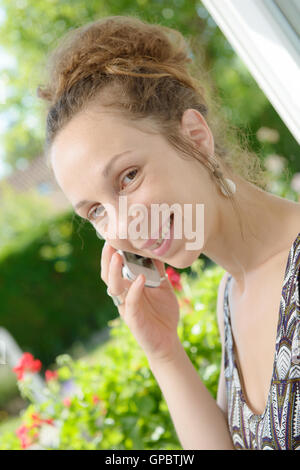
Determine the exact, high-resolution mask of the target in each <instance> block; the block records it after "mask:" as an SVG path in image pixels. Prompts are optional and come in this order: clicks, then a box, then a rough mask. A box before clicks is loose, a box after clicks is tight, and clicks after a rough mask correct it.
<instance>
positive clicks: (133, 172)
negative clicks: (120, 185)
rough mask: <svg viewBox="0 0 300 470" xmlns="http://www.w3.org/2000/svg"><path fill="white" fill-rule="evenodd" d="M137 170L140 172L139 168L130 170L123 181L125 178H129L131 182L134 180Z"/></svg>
mask: <svg viewBox="0 0 300 470" xmlns="http://www.w3.org/2000/svg"><path fill="white" fill-rule="evenodd" d="M137 172H138V170H136V169H135V170H131V171H129V172H128V173H126V175H125V176H124V178H123V180H122V182H123V181H124V180H125V178H129V183H130V181H132V180H133V179H134V178H135V176H136V174H137Z"/></svg>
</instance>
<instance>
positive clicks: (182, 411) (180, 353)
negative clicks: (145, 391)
mask: <svg viewBox="0 0 300 470" xmlns="http://www.w3.org/2000/svg"><path fill="white" fill-rule="evenodd" d="M224 277H225V276H224ZM224 277H223V278H222V280H221V283H220V286H219V293H218V305H220V302H219V298H220V295H221V296H223V292H224V291H223V288H224ZM222 282H223V284H222ZM221 291H223V292H221ZM219 317H220V315H219V314H218V318H219ZM175 351H176V352H175V354H174V355H173V357H172V359H170V360H168V361H164V362H159V363H155V362H153V363H151V360H149V365H150V368H151V370H152V372H153V374H154V376H155V378H156V380H157V382H158V385H159V386H160V389H161V391H162V393H163V395H164V397H165V400H166V402H167V404H168V408H169V411H170V414H171V417H172V420H173V423H174V426H175V429H176V432H177V435H178V438H179V440H180V443H181V445H182V447H183V449H228V450H229V449H231V450H232V449H234V447H233V443H232V440H231V436H230V432H229V429H228V425H227V417H226V410H225V409H224V389H220V385H219V391H218V402H216V401H215V400H214V398H213V397H212V396H211V394H210V392H209V391H208V390H207V388H206V387H205V385H204V384H203V382H202V381H201V379H200V377H199V375H198V373H197V371H196V369H195V367H194V366H193V364H192V362H191V361H190V359H189V357H188V355H187V354H186V352H185V350H184V347H183V346H182V344H181V342H180V340H179V338H178V342H177V345H176V349H175ZM222 380H223V379H222V378H221V377H220V381H219V384H220V383H221V384H222Z"/></svg>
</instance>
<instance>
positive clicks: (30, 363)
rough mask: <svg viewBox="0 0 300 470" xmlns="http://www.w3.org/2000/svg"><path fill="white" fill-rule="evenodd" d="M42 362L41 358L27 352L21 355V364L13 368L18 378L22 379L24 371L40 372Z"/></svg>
mask: <svg viewBox="0 0 300 470" xmlns="http://www.w3.org/2000/svg"><path fill="white" fill-rule="evenodd" d="M41 367H42V363H41V361H40V360H39V359H34V357H33V355H32V354H30V353H28V352H25V353H24V354H23V356H22V357H21V359H20V361H19V364H18V365H17V366H15V367H14V368H13V372H15V373H16V374H17V379H18V380H22V379H23V375H24V372H26V371H28V372H33V373H35V372H39V371H40V370H41Z"/></svg>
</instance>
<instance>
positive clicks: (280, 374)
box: [224, 233, 300, 450]
mask: <svg viewBox="0 0 300 470" xmlns="http://www.w3.org/2000/svg"><path fill="white" fill-rule="evenodd" d="M231 279H232V276H231V275H229V276H228V279H227V282H226V286H225V291H224V327H225V329H224V335H225V340H224V341H225V348H224V360H225V364H224V366H225V382H226V393H227V400H228V425H229V430H230V433H231V438H232V441H233V444H234V447H235V448H236V449H265V450H266V449H278V450H300V233H299V234H298V236H297V238H296V240H295V241H294V242H293V244H292V247H291V249H290V251H289V255H288V260H287V265H286V270H285V276H284V283H283V288H282V292H281V300H280V309H279V319H278V324H277V337H276V348H275V356H274V365H273V375H272V379H271V384H270V389H269V395H268V400H267V405H266V408H265V410H264V412H263V413H262V414H260V415H257V414H254V413H253V412H252V411H251V410H250V409H249V407H248V405H247V403H246V401H245V397H244V395H243V391H242V387H241V382H240V378H239V373H238V369H237V363H236V359H235V355H234V349H233V337H232V331H231V323H230V310H229V304H228V286H229V284H230V280H231Z"/></svg>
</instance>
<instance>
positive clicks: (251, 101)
mask: <svg viewBox="0 0 300 470" xmlns="http://www.w3.org/2000/svg"><path fill="white" fill-rule="evenodd" d="M2 4H3V7H4V9H5V12H6V19H5V21H4V22H3V24H2V25H1V29H0V42H1V44H2V46H3V47H4V49H5V50H7V51H8V52H9V53H11V54H12V56H13V57H14V58H15V59H16V63H17V70H15V69H9V68H7V69H5V68H4V69H3V71H2V80H3V81H4V83H5V84H6V85H8V86H9V94H8V97H7V99H6V102H5V103H4V104H3V106H2V108H3V111H5V112H6V113H5V115H4V116H5V121H8V122H9V126H8V129H7V130H6V131H5V135H4V136H3V139H2V140H3V144H4V148H5V160H6V162H8V163H10V164H11V165H13V166H15V165H16V162H17V161H18V159H19V158H20V157H22V158H28V159H31V158H34V157H35V156H36V155H38V154H40V153H41V151H42V148H43V143H44V134H45V129H44V127H45V112H44V108H43V104H42V103H41V101H40V100H39V99H38V98H37V97H36V88H37V86H38V85H40V84H42V83H44V81H46V80H47V75H46V69H45V65H46V60H47V55H48V53H49V51H51V50H52V49H53V48H54V47H55V46H56V45H57V43H59V40H60V37H61V36H62V35H63V34H64V33H65V32H66V31H67V30H69V29H72V28H76V27H78V26H81V25H83V24H86V23H87V22H90V21H94V20H96V19H97V18H101V17H103V16H107V15H134V16H138V17H140V18H142V19H145V20H147V21H150V22H155V23H159V24H164V25H166V26H170V27H172V28H175V29H178V30H179V31H181V32H182V33H183V34H184V35H186V36H187V37H190V38H193V39H194V41H195V42H194V43H195V47H196V48H197V50H198V51H200V55H202V58H203V64H199V67H203V69H204V70H206V71H207V74H208V75H209V77H210V79H211V81H212V84H213V86H214V89H215V92H216V94H218V95H219V96H220V98H221V99H222V113H223V115H224V118H225V119H228V120H229V121H230V122H231V123H232V124H234V125H235V126H237V127H238V128H239V129H240V130H241V131H246V132H247V134H248V136H249V144H250V148H251V149H253V150H254V151H257V152H259V153H260V154H261V156H262V158H264V157H265V156H266V155H268V154H269V153H276V154H279V155H283V156H284V157H285V158H286V159H287V160H288V162H289V165H290V167H291V169H292V172H293V173H295V172H297V171H300V163H299V160H297V158H296V156H297V152H298V144H297V142H296V140H295V139H294V138H293V136H292V135H291V133H290V132H289V130H288V129H287V127H286V126H285V124H284V123H283V122H282V121H281V119H280V117H279V116H278V114H277V113H276V111H275V110H274V108H273V107H272V106H271V104H270V103H269V101H268V100H267V98H266V97H265V95H264V94H263V92H262V91H261V89H260V88H259V86H258V85H257V84H256V82H255V80H254V79H253V77H252V76H251V74H250V73H249V72H248V70H247V68H246V67H245V65H244V64H243V62H242V61H241V60H240V59H239V57H238V56H237V55H236V53H235V52H234V50H233V49H232V47H231V45H230V44H229V43H228V41H227V39H226V38H225V37H224V35H223V33H222V32H221V31H220V29H219V28H218V27H217V25H216V24H215V22H214V21H213V19H212V18H211V16H210V15H209V14H208V12H207V10H206V9H205V8H204V7H203V5H202V3H201V1H200V0H164V1H161V0H151V1H150V0H136V1H133V0H110V2H104V1H102V0H101V1H99V0H90V1H89V2H86V1H84V0H73V1H72V3H70V2H69V1H65V0H43V1H42V0H34V1H33V0H18V1H17V2H11V0H2ZM16 72H17V73H16ZM262 126H264V127H268V128H271V129H274V130H276V131H277V132H278V134H279V138H278V139H277V141H276V142H265V141H263V140H260V139H259V138H258V137H257V132H258V131H259V129H260V128H261V127H262Z"/></svg>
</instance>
